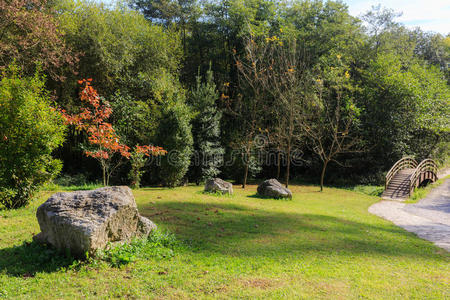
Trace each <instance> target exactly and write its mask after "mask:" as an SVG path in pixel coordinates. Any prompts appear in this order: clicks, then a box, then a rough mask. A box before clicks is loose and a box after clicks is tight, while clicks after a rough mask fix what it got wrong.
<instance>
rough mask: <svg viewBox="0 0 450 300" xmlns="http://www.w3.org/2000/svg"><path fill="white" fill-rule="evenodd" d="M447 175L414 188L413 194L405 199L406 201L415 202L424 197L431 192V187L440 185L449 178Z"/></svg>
mask: <svg viewBox="0 0 450 300" xmlns="http://www.w3.org/2000/svg"><path fill="white" fill-rule="evenodd" d="M449 178H450V175H449V176H446V177H444V178H441V179H439V180H438V181H436V182H433V183H432V184H428V185H427V186H425V187H419V188H416V189H415V190H414V192H413V194H412V195H411V197H409V199H408V200H407V201H406V203H416V202H418V201H419V200H421V199H423V198H425V197H426V196H428V194H429V193H430V192H431V190H432V189H434V188H436V187H438V186H440V185H441V184H443V183H444V181H445V180H447V179H449Z"/></svg>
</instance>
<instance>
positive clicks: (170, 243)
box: [94, 229, 181, 267]
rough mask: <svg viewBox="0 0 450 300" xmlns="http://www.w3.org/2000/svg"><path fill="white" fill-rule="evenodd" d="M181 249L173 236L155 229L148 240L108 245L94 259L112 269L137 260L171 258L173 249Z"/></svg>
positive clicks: (134, 240) (142, 239) (173, 253)
mask: <svg viewBox="0 0 450 300" xmlns="http://www.w3.org/2000/svg"><path fill="white" fill-rule="evenodd" d="M176 248H181V244H180V243H179V242H178V241H177V239H176V237H175V235H174V234H172V233H170V232H169V231H163V230H160V229H157V230H155V231H153V232H152V234H150V235H149V236H148V238H141V239H133V240H132V241H131V242H130V243H121V244H116V245H114V244H109V245H108V246H107V247H106V249H105V250H99V251H97V254H96V256H95V257H94V260H95V259H97V260H98V259H100V260H103V261H105V262H107V263H108V264H109V265H111V266H112V267H120V266H122V265H126V264H129V263H131V262H134V261H136V260H137V259H139V258H140V259H145V258H150V257H155V258H159V259H161V258H171V257H173V256H174V255H175V249H176Z"/></svg>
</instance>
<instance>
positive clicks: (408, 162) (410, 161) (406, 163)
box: [384, 156, 417, 189]
mask: <svg viewBox="0 0 450 300" xmlns="http://www.w3.org/2000/svg"><path fill="white" fill-rule="evenodd" d="M416 168H417V161H416V160H415V159H414V158H413V157H411V156H406V157H403V158H402V159H400V160H399V161H397V162H396V163H395V164H394V165H393V166H392V168H391V169H390V170H389V172H387V174H386V183H385V186H384V188H385V189H386V188H387V186H388V185H389V182H391V180H392V177H394V175H395V174H397V172H398V171H400V170H403V169H416Z"/></svg>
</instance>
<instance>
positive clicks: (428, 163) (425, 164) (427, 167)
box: [409, 158, 438, 194]
mask: <svg viewBox="0 0 450 300" xmlns="http://www.w3.org/2000/svg"><path fill="white" fill-rule="evenodd" d="M437 170H438V167H437V164H436V162H435V161H434V160H432V159H430V158H427V159H424V160H423V161H421V162H420V164H419V165H418V166H417V167H416V170H415V171H414V173H413V174H412V175H411V177H410V181H409V191H410V194H411V192H412V190H413V189H414V188H415V187H416V182H417V179H418V178H419V176H420V175H421V174H422V173H423V172H427V171H429V172H433V174H434V175H435V176H437Z"/></svg>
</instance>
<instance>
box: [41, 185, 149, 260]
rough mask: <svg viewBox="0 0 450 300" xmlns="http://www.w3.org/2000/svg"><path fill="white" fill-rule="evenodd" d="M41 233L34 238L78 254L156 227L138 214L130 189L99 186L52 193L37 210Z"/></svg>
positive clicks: (140, 234)
mask: <svg viewBox="0 0 450 300" xmlns="http://www.w3.org/2000/svg"><path fill="white" fill-rule="evenodd" d="M36 216H37V219H38V222H39V226H40V227H41V233H39V234H38V235H36V236H35V237H34V239H35V240H36V241H40V242H44V243H48V244H51V245H53V246H55V247H56V248H58V249H70V252H71V253H72V254H73V255H75V256H78V257H83V256H84V255H85V254H86V252H88V253H90V254H93V253H94V252H95V250H97V249H102V248H104V247H105V246H106V245H107V243H108V242H122V241H129V240H130V239H132V238H134V237H146V236H148V234H149V233H150V232H151V231H152V230H154V229H156V225H155V224H153V223H152V222H151V221H150V220H148V219H147V218H144V217H142V216H140V215H139V212H138V210H137V206H136V202H135V201H134V197H133V194H132V192H131V189H130V188H129V187H126V186H112V187H103V188H99V189H96V190H92V191H76V192H70V193H56V194H54V195H52V196H51V197H50V198H49V199H48V200H47V201H46V202H45V203H43V204H42V205H41V206H39V208H38V209H37V213H36Z"/></svg>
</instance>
